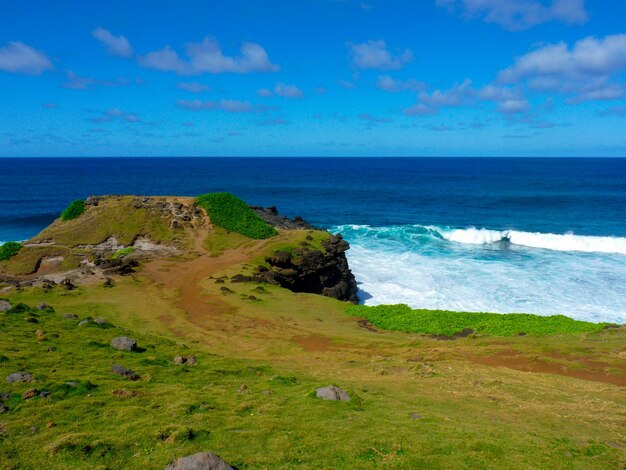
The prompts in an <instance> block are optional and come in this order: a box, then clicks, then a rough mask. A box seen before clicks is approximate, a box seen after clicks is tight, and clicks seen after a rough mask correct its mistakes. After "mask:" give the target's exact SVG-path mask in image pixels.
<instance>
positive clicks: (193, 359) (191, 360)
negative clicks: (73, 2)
mask: <svg viewBox="0 0 626 470" xmlns="http://www.w3.org/2000/svg"><path fill="white" fill-rule="evenodd" d="M197 362H198V360H197V359H196V356H187V364H189V365H191V366H193V365H195V364H196V363H197Z"/></svg>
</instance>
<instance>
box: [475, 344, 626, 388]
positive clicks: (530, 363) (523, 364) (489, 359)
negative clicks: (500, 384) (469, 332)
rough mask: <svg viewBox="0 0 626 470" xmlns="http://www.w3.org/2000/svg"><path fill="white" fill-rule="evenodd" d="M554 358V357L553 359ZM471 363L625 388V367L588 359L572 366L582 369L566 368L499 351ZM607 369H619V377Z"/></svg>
mask: <svg viewBox="0 0 626 470" xmlns="http://www.w3.org/2000/svg"><path fill="white" fill-rule="evenodd" d="M555 356H556V357H555ZM550 357H552V358H554V359H559V360H563V361H568V362H572V361H571V360H570V359H569V358H567V357H564V356H559V355H556V354H551V355H550ZM470 359H471V360H472V361H473V362H476V363H478V364H483V365H486V366H491V367H506V368H508V369H514V370H521V371H525V372H536V373H541V374H553V375H562V376H566V377H573V378H576V379H581V380H591V381H594V382H603V383H608V384H613V385H618V386H620V387H625V386H626V366H616V365H613V364H608V363H604V362H596V361H591V360H588V359H580V358H579V359H577V360H576V362H575V363H574V362H572V365H576V366H577V367H580V365H581V364H582V365H583V366H584V368H583V369H572V368H568V367H567V364H558V363H554V362H548V361H546V360H542V359H541V358H533V357H526V356H523V355H522V354H520V353H519V351H514V350H505V351H500V352H499V353H498V355H497V356H482V357H472V358H470ZM608 369H619V370H622V371H623V374H621V375H613V374H610V373H607V370H608Z"/></svg>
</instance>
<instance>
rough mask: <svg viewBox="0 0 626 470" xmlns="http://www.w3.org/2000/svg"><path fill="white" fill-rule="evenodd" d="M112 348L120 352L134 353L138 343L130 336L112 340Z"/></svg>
mask: <svg viewBox="0 0 626 470" xmlns="http://www.w3.org/2000/svg"><path fill="white" fill-rule="evenodd" d="M111 347H112V348H114V349H118V350H120V351H128V352H130V351H134V350H135V349H136V348H137V341H135V340H134V339H132V338H129V337H128V336H118V337H117V338H113V339H112V340H111Z"/></svg>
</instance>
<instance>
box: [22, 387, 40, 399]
mask: <svg viewBox="0 0 626 470" xmlns="http://www.w3.org/2000/svg"><path fill="white" fill-rule="evenodd" d="M38 393H39V390H37V389H36V388H31V389H28V390H26V391H25V392H24V393H22V400H28V399H29V398H33V397H36V396H37V394H38Z"/></svg>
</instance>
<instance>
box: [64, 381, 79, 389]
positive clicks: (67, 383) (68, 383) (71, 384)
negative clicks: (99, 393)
mask: <svg viewBox="0 0 626 470" xmlns="http://www.w3.org/2000/svg"><path fill="white" fill-rule="evenodd" d="M65 385H69V386H70V387H72V388H76V387H78V386H79V385H80V383H79V382H73V381H70V382H65Z"/></svg>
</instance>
